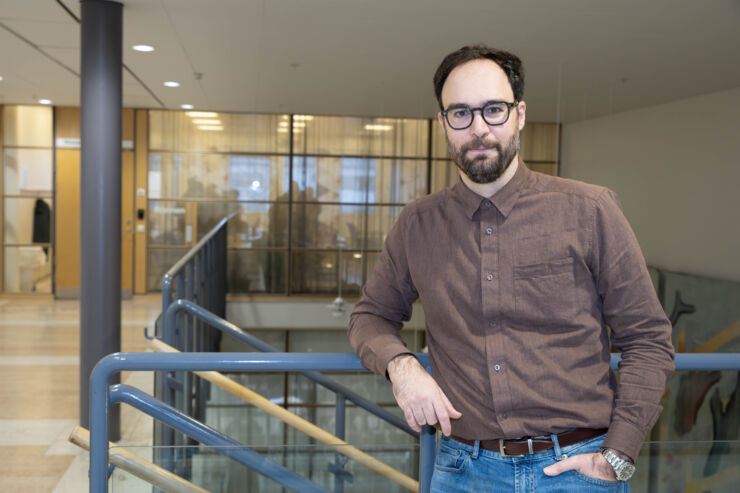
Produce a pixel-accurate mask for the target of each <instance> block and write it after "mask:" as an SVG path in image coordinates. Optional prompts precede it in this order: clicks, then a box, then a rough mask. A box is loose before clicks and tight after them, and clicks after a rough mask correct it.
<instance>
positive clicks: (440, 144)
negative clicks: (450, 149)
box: [432, 118, 450, 159]
mask: <svg viewBox="0 0 740 493" xmlns="http://www.w3.org/2000/svg"><path fill="white" fill-rule="evenodd" d="M432 157H433V158H438V159H440V158H441V159H449V157H450V155H449V154H448V153H447V139H446V138H445V133H444V130H442V127H441V126H440V124H439V122H438V121H437V119H436V118H435V119H434V120H433V121H432Z"/></svg>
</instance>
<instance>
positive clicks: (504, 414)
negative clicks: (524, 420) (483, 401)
mask: <svg viewBox="0 0 740 493" xmlns="http://www.w3.org/2000/svg"><path fill="white" fill-rule="evenodd" d="M501 418H503V419H508V418H509V414H508V413H503V414H502V415H501Z"/></svg>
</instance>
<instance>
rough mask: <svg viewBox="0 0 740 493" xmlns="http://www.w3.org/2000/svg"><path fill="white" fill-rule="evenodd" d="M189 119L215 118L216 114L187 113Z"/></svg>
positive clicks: (206, 112)
mask: <svg viewBox="0 0 740 493" xmlns="http://www.w3.org/2000/svg"><path fill="white" fill-rule="evenodd" d="M186 115H188V116H189V117H190V118H217V117H218V113H214V112H213V111H188V112H187V113H186Z"/></svg>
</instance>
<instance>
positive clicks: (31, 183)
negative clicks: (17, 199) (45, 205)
mask: <svg viewBox="0 0 740 493" xmlns="http://www.w3.org/2000/svg"><path fill="white" fill-rule="evenodd" d="M4 168H5V170H4V175H3V182H4V184H3V189H4V190H5V194H6V195H51V194H52V191H53V184H52V177H53V176H54V172H53V170H54V164H53V155H52V151H51V149H5V160H4Z"/></svg>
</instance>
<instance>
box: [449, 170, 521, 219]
mask: <svg viewBox="0 0 740 493" xmlns="http://www.w3.org/2000/svg"><path fill="white" fill-rule="evenodd" d="M531 174H532V172H531V171H530V170H529V168H527V166H526V165H525V164H524V161H523V160H522V159H521V158H519V166H518V168H517V170H516V173H514V176H513V177H512V178H511V180H510V181H509V183H507V184H506V185H504V187H503V188H501V190H499V191H498V192H496V193H495V194H494V195H493V196H492V197H490V198H487V197H482V196H480V195H478V194H477V193H475V192H473V191H472V190H471V189H469V188H468V187H467V186H466V185H465V183H464V182H463V181H462V178H458V179H457V183H456V184H455V185H454V186H453V187H452V193H453V195H454V196H455V197H456V198H457V200H458V201H460V203H461V204H462V206H463V208H464V210H465V214H466V215H467V216H468V217H469V218H470V219H472V218H473V215H474V214H475V213H476V211H477V210H478V209H479V208H480V206H481V204H482V203H483V202H484V201H486V200H490V201H491V203H492V204H493V205H494V206H495V207H496V209H498V211H499V212H500V213H501V214H502V215H503V216H504V217H508V216H509V213H511V211H512V209H513V208H514V205H516V201H517V200H518V199H519V195H520V194H521V191H522V189H523V188H524V185H525V184H526V183H527V181H528V179H529V177H530V176H531Z"/></svg>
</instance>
